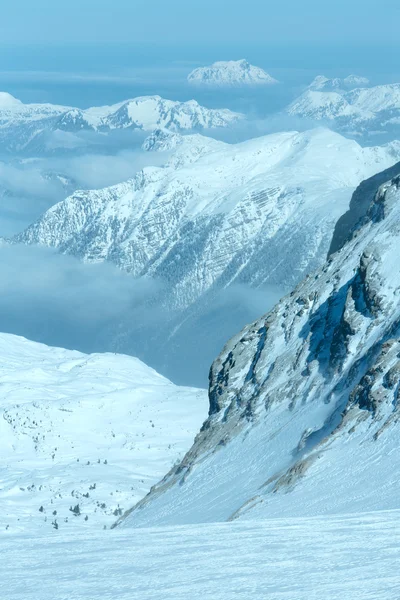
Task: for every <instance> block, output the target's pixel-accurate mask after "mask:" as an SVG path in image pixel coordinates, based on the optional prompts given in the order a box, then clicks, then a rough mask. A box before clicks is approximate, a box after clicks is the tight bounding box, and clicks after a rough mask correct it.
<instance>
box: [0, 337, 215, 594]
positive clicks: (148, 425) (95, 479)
mask: <svg viewBox="0 0 400 600" xmlns="http://www.w3.org/2000/svg"><path fill="white" fill-rule="evenodd" d="M207 409H208V402H207V394H206V392H205V391H203V390H197V389H190V388H182V387H178V386H176V385H174V384H172V383H171V382H170V381H168V380H167V379H165V378H164V377H162V376H161V375H159V374H158V373H156V372H155V371H154V370H153V369H151V368H149V367H147V366H146V365H145V364H143V363H142V362H141V361H139V360H138V359H136V358H132V357H129V356H122V355H116V354H93V355H85V354H81V353H80V352H74V351H70V350H64V349H61V348H49V347H47V346H44V345H42V344H37V343H34V342H30V341H28V340H26V339H24V338H20V337H17V336H13V335H7V334H0V412H1V414H0V504H1V511H0V512H1V514H0V531H1V532H2V534H3V533H4V532H5V531H7V532H10V533H12V532H16V531H24V532H26V531H29V533H30V534H33V532H36V533H39V532H41V531H44V530H46V529H47V530H50V531H53V530H54V529H53V527H54V523H55V522H57V524H58V527H59V529H58V531H66V530H71V529H76V528H81V527H88V528H91V529H101V528H102V527H103V526H105V525H107V526H108V525H111V524H112V523H113V522H114V521H115V519H116V515H117V513H119V512H121V511H122V509H123V508H124V507H125V508H128V507H129V506H130V504H131V503H132V501H135V500H139V499H140V498H141V497H143V496H144V495H145V494H146V493H147V492H148V491H149V489H150V487H151V486H152V485H153V484H154V483H156V482H157V480H158V479H159V478H160V477H161V476H162V475H163V474H164V473H165V472H166V470H168V469H169V468H170V467H171V465H172V464H173V463H174V462H175V461H177V460H178V459H179V458H180V457H182V456H183V454H184V453H185V452H186V450H187V449H188V448H189V447H190V445H191V443H192V442H193V439H194V435H195V433H196V432H197V431H198V429H199V428H200V426H201V424H202V422H203V420H204V419H205V417H206V415H207ZM76 505H79V507H80V512H81V514H80V515H79V516H75V515H74V514H73V513H72V512H71V511H70V510H69V509H70V507H72V508H74V507H75V506H76ZM55 511H56V514H53V513H54V512H55ZM86 516H87V517H88V520H85V518H86ZM66 519H67V520H68V522H66ZM0 595H1V594H0ZM2 597H6V596H2Z"/></svg>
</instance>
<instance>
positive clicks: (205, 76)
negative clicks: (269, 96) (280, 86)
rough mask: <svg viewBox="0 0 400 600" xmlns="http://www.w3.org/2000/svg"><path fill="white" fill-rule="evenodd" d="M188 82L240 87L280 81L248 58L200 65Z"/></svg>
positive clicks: (271, 83) (272, 83) (190, 75)
mask: <svg viewBox="0 0 400 600" xmlns="http://www.w3.org/2000/svg"><path fill="white" fill-rule="evenodd" d="M188 82H189V84H190V85H195V86H208V87H240V86H246V85H248V86H251V85H274V84H276V83H278V81H277V80H276V79H274V78H273V77H271V75H269V74H268V73H266V71H264V70H263V69H260V67H255V66H253V65H251V64H250V63H248V62H247V60H236V61H235V60H230V61H218V62H215V63H214V64H212V65H211V66H209V67H199V68H198V69H194V71H192V72H191V73H190V74H189V75H188Z"/></svg>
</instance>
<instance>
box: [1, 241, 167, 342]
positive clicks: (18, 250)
mask: <svg viewBox="0 0 400 600" xmlns="http://www.w3.org/2000/svg"><path fill="white" fill-rule="evenodd" d="M159 289H160V286H159V284H157V283H156V282H155V281H152V280H149V279H135V278H133V277H132V276H130V275H128V274H126V273H124V272H123V271H121V270H119V269H117V268H116V267H114V266H113V265H111V264H108V263H101V264H85V263H82V262H80V261H79V260H77V259H75V258H73V257H70V256H64V255H60V254H57V253H56V252H54V251H52V250H49V249H46V248H40V247H34V246H24V245H8V244H6V245H3V246H0V331H2V332H6V333H13V334H17V335H22V336H24V337H27V338H29V339H32V340H36V341H39V342H43V343H46V344H48V345H54V346H61V347H66V348H73V349H78V350H81V351H85V352H93V351H107V350H112V343H111V340H112V338H113V336H112V332H113V330H114V329H115V328H116V327H117V326H118V324H119V323H120V321H121V320H122V318H123V317H124V315H128V314H129V315H131V317H132V315H134V314H135V309H136V307H137V308H139V307H140V306H142V305H143V304H146V302H147V299H148V298H150V297H152V296H154V294H155V293H157V292H158V291H159ZM132 318H134V317H132Z"/></svg>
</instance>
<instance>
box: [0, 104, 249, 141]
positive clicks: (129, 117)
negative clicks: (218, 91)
mask: <svg viewBox="0 0 400 600" xmlns="http://www.w3.org/2000/svg"><path fill="white" fill-rule="evenodd" d="M242 118H243V115H241V114H238V113H234V112H232V111H230V110H227V109H209V108H205V107H203V106H200V104H198V102H196V100H190V101H188V102H174V101H172V100H165V99H163V98H161V97H160V96H142V97H139V98H134V99H132V100H126V101H124V102H120V103H118V104H114V105H112V106H101V107H93V108H88V109H79V108H71V107H65V106H56V105H53V104H23V103H22V102H21V101H20V100H17V99H16V98H14V97H13V96H10V95H9V94H6V93H2V94H0V141H1V143H2V146H3V147H2V150H3V151H4V150H11V151H22V150H26V149H27V148H33V149H37V148H38V147H39V148H40V147H43V148H46V146H47V147H51V145H54V144H55V143H56V141H57V140H56V139H55V138H54V135H56V134H58V135H61V134H64V137H63V139H62V140H61V141H62V143H63V144H64V145H66V146H68V144H70V145H72V147H73V146H74V139H73V134H76V133H79V132H82V131H88V132H99V133H109V132H112V131H115V130H118V129H138V130H143V131H152V130H154V129H157V128H165V129H169V130H171V131H184V130H192V129H193V130H196V129H197V130H202V129H213V128H218V127H229V126H230V125H232V124H234V123H236V122H237V121H238V120H240V119H242ZM60 132H61V133H60ZM49 134H54V135H53V137H52V138H51V139H50V140H49V137H48V136H49ZM68 135H69V136H70V137H69V138H68ZM65 136H67V137H65ZM71 136H72V137H71ZM60 143H61V142H60Z"/></svg>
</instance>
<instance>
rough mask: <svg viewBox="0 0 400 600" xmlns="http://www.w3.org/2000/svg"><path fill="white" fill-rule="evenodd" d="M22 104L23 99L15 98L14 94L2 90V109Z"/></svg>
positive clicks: (0, 95) (0, 97)
mask: <svg viewBox="0 0 400 600" xmlns="http://www.w3.org/2000/svg"><path fill="white" fill-rule="evenodd" d="M20 105H22V102H21V100H18V99H17V98H14V96H12V95H11V94H8V93H7V92H0V110H5V109H6V110H7V109H9V108H15V107H17V106H20Z"/></svg>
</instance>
